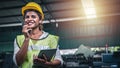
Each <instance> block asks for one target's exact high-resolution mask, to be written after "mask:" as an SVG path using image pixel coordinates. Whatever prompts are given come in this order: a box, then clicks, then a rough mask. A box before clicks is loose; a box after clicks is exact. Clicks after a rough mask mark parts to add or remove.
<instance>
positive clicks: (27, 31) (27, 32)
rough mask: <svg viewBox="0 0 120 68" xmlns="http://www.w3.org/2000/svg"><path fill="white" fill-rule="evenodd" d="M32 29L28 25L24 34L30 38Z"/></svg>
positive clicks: (24, 26)
mask: <svg viewBox="0 0 120 68" xmlns="http://www.w3.org/2000/svg"><path fill="white" fill-rule="evenodd" d="M31 30H32V29H31V28H30V27H29V26H28V25H23V28H22V32H23V34H24V35H25V37H30V33H29V31H31Z"/></svg>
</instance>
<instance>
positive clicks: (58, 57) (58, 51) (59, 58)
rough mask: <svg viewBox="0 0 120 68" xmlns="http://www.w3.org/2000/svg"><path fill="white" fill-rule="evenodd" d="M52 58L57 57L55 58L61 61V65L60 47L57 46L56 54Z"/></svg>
mask: <svg viewBox="0 0 120 68" xmlns="http://www.w3.org/2000/svg"><path fill="white" fill-rule="evenodd" d="M54 59H57V60H60V61H61V65H63V59H62V56H61V54H60V49H59V47H57V51H56V55H55V58H54Z"/></svg>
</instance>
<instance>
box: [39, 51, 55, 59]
mask: <svg viewBox="0 0 120 68" xmlns="http://www.w3.org/2000/svg"><path fill="white" fill-rule="evenodd" d="M56 50H57V49H45V50H41V51H40V52H39V54H38V58H41V59H44V57H43V54H44V55H45V56H46V58H47V61H50V60H51V59H52V57H53V56H54V55H55V54H56Z"/></svg>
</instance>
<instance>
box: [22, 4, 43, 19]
mask: <svg viewBox="0 0 120 68" xmlns="http://www.w3.org/2000/svg"><path fill="white" fill-rule="evenodd" d="M28 9H33V10H36V11H38V12H39V13H40V14H41V16H42V20H43V19H44V14H43V11H42V8H41V6H40V5H39V4H37V3H35V2H29V3H28V4H26V5H25V6H24V7H22V15H23V16H24V11H25V10H28Z"/></svg>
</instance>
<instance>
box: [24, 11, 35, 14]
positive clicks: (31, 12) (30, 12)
mask: <svg viewBox="0 0 120 68" xmlns="http://www.w3.org/2000/svg"><path fill="white" fill-rule="evenodd" d="M26 15H37V13H36V12H34V11H29V12H27V13H26Z"/></svg>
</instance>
